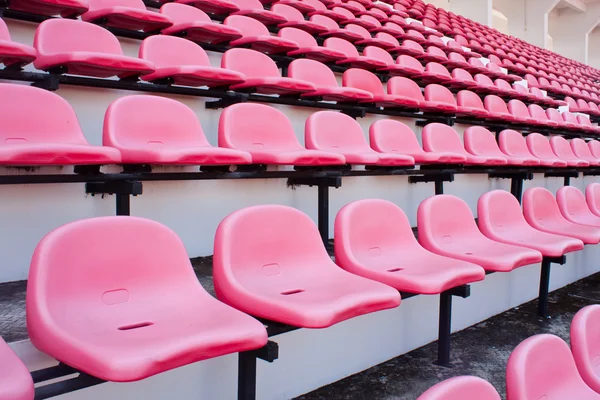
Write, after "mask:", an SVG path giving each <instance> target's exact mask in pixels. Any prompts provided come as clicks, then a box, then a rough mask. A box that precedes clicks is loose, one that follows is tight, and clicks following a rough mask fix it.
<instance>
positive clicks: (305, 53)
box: [278, 28, 346, 62]
mask: <svg viewBox="0 0 600 400" xmlns="http://www.w3.org/2000/svg"><path fill="white" fill-rule="evenodd" d="M278 35H279V37H280V38H282V39H285V40H289V41H292V42H295V43H297V44H298V48H297V49H296V50H292V51H289V52H288V55H289V56H292V57H295V56H301V57H304V58H310V59H311V60H316V61H320V62H332V61H339V60H343V59H345V58H346V54H344V53H343V52H341V51H339V50H335V49H330V48H327V47H323V46H319V45H317V40H316V39H315V38H314V36H312V35H311V34H310V33H307V32H305V31H302V30H300V29H296V28H282V29H280V30H279V32H278Z"/></svg>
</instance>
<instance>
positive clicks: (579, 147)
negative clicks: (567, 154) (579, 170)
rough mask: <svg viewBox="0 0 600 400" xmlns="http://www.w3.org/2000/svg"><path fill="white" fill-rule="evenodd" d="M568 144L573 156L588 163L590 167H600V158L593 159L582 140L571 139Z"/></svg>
mask: <svg viewBox="0 0 600 400" xmlns="http://www.w3.org/2000/svg"><path fill="white" fill-rule="evenodd" d="M570 144H571V150H573V154H575V156H576V157H577V158H580V159H582V160H585V161H587V162H589V163H590V165H591V166H598V165H600V158H598V157H595V156H594V155H593V154H592V152H591V150H590V148H589V146H588V144H587V143H586V142H585V141H584V140H583V139H579V138H574V139H571V143H570Z"/></svg>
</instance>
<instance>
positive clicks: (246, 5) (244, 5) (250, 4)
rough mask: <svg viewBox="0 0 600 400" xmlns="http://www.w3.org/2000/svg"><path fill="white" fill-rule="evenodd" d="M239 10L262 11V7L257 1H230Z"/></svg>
mask: <svg viewBox="0 0 600 400" xmlns="http://www.w3.org/2000/svg"><path fill="white" fill-rule="evenodd" d="M231 1H232V2H234V3H235V5H236V6H238V7H239V8H240V10H251V9H259V10H262V9H263V5H262V3H261V2H260V1H259V0H231Z"/></svg>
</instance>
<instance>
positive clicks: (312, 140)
mask: <svg viewBox="0 0 600 400" xmlns="http://www.w3.org/2000/svg"><path fill="white" fill-rule="evenodd" d="M304 132H305V137H304V142H305V145H306V148H307V149H312V150H321V151H326V152H331V153H339V154H342V155H343V156H344V158H345V159H346V163H347V164H361V165H367V166H370V165H376V166H380V167H396V166H399V167H406V166H413V165H415V160H414V158H412V157H411V156H407V155H404V154H397V153H381V152H377V151H375V150H373V149H372V148H371V147H369V144H368V143H367V140H366V139H365V136H364V132H363V130H362V128H361V127H360V124H359V123H358V122H356V120H355V119H353V118H352V117H350V116H348V115H346V114H342V113H340V112H337V111H318V112H316V113H313V114H311V116H310V117H308V119H307V120H306V124H305V128H304Z"/></svg>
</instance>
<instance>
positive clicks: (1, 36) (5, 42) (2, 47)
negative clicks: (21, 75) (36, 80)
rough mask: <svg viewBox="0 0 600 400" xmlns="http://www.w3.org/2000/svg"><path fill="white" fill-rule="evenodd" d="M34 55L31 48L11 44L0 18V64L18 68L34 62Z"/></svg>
mask: <svg viewBox="0 0 600 400" xmlns="http://www.w3.org/2000/svg"><path fill="white" fill-rule="evenodd" d="M36 55H37V52H36V51H35V49H34V48H33V47H31V46H27V45H24V44H21V43H17V42H13V40H12V39H11V37H10V32H9V31H8V27H7V26H6V23H5V22H4V20H3V19H1V18H0V63H2V64H4V66H5V67H11V66H13V67H17V68H20V67H22V66H23V65H25V64H29V63H30V62H32V61H33V60H35V57H36Z"/></svg>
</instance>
